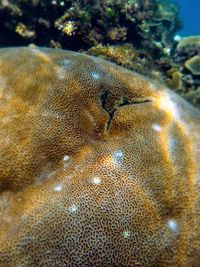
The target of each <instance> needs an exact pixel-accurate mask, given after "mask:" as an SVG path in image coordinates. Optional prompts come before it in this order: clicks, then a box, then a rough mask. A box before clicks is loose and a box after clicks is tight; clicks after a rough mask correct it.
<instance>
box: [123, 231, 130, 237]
mask: <svg viewBox="0 0 200 267" xmlns="http://www.w3.org/2000/svg"><path fill="white" fill-rule="evenodd" d="M130 235H131V232H130V231H124V232H123V237H124V238H129V237H130Z"/></svg>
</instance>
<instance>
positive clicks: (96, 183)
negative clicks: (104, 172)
mask: <svg viewBox="0 0 200 267" xmlns="http://www.w3.org/2000/svg"><path fill="white" fill-rule="evenodd" d="M92 183H93V184H95V185H99V184H100V183H101V178H100V177H98V176H95V177H93V178H92Z"/></svg>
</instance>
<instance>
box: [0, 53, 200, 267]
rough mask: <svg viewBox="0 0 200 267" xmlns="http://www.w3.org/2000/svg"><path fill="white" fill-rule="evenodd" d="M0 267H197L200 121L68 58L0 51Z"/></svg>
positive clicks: (148, 84)
mask: <svg viewBox="0 0 200 267" xmlns="http://www.w3.org/2000/svg"><path fill="white" fill-rule="evenodd" d="M0 106H1V109H0V147H1V150H0V189H1V194H0V266H1V267H5V266H6V267H15V266H19V267H21V266H23V267H24V266H68V267H71V266H97V267H98V266H113V267H114V266H115V267H116V266H119V267H121V266H132V267H136V266H143V267H150V266H151V267H152V266H155V267H169V266H176V267H180V266H181V267H197V266H199V262H200V230H199V224H200V215H199V214H200V210H199V207H200V194H199V192H200V184H199V183H200V182H199V162H198V161H199V160H198V159H199V157H200V154H199V152H200V147H199V144H200V140H199V138H200V137H199V130H200V113H199V111H198V110H196V109H195V108H193V107H192V106H190V105H189V104H188V103H187V102H185V101H184V100H183V99H181V98H180V97H178V96H177V95H175V94H173V93H172V92H171V91H169V90H167V89H166V88H164V87H163V86H162V85H160V84H157V83H156V82H153V81H150V80H149V79H147V78H145V77H143V76H140V75H138V74H136V73H134V72H131V71H128V70H126V69H123V68H121V67H119V66H116V65H114V64H111V63H109V62H106V61H104V60H102V59H98V58H94V57H90V56H87V55H81V54H78V53H73V52H67V51H63V50H55V49H54V50H53V49H39V48H21V49H20V48H12V49H2V50H0Z"/></svg>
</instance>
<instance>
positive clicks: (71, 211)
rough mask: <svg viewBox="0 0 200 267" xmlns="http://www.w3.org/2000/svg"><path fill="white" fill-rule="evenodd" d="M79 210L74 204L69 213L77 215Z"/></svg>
mask: <svg viewBox="0 0 200 267" xmlns="http://www.w3.org/2000/svg"><path fill="white" fill-rule="evenodd" d="M77 210H78V206H77V205H75V204H73V205H71V206H70V207H69V212H70V213H75V212H76V211H77Z"/></svg>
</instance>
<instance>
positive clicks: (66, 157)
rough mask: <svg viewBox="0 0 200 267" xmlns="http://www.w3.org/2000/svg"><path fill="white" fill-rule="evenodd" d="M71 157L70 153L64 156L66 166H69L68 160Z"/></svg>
mask: <svg viewBox="0 0 200 267" xmlns="http://www.w3.org/2000/svg"><path fill="white" fill-rule="evenodd" d="M69 159H70V157H69V156H68V155H65V156H64V157H63V163H64V168H67V167H68V164H69V162H68V161H69Z"/></svg>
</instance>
